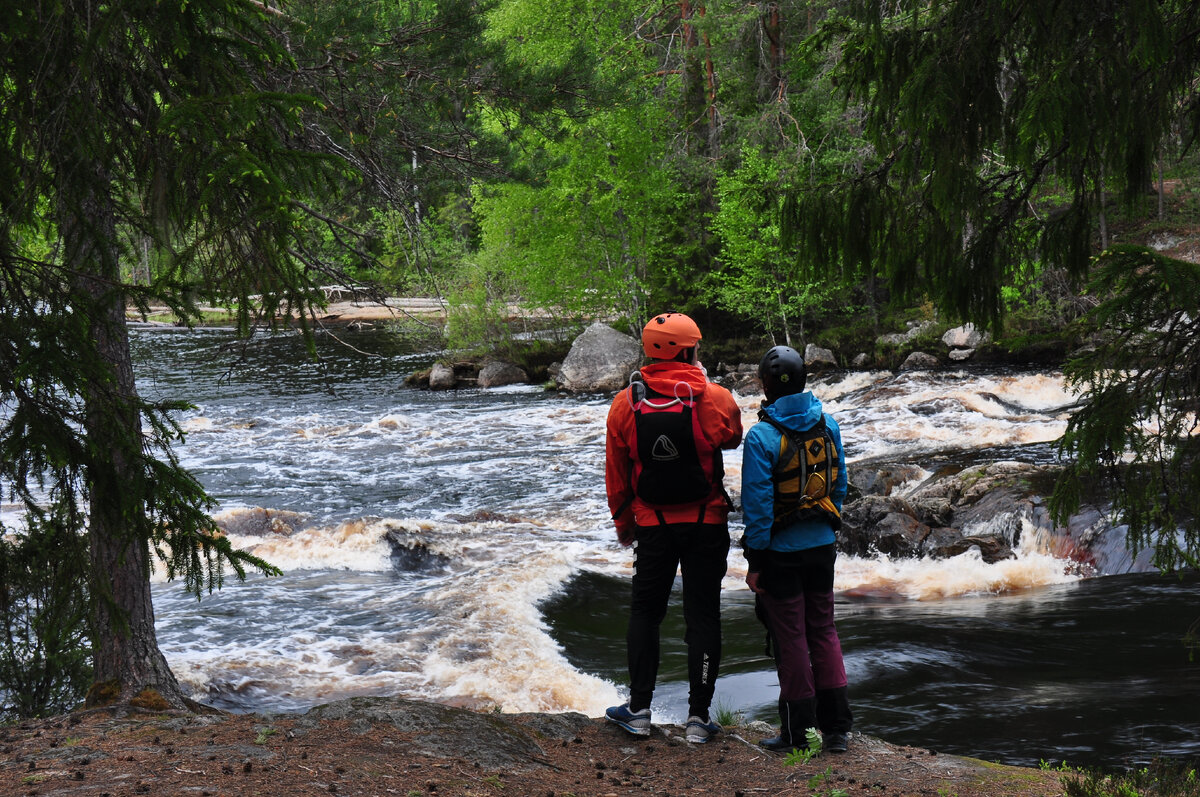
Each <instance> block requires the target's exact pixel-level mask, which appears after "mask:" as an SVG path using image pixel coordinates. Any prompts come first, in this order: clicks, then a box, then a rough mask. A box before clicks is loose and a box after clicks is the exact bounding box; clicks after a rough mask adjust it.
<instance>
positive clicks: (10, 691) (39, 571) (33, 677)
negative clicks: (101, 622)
mask: <svg viewBox="0 0 1200 797" xmlns="http://www.w3.org/2000/svg"><path fill="white" fill-rule="evenodd" d="M69 513H70V507H69V506H68V505H62V504H60V505H57V506H55V507H53V508H51V509H50V510H48V511H46V512H38V513H35V514H32V515H29V516H27V517H26V526H25V529H24V531H22V532H17V531H13V530H9V529H3V530H2V531H3V534H2V535H0V701H3V702H0V718H2V717H4V716H6V715H15V716H16V717H22V718H24V717H37V716H49V715H54V714H59V713H62V712H64V711H69V710H70V709H71V708H73V707H74V706H75V705H76V704H77V703H79V701H80V700H81V699H82V698H83V695H84V693H85V692H86V691H87V689H88V686H89V685H90V684H91V675H92V669H91V664H90V657H91V649H90V646H89V645H88V641H87V638H88V601H87V594H86V592H80V590H78V589H77V585H78V584H81V583H86V581H87V568H88V555H87V540H86V539H85V538H84V537H83V536H82V535H80V534H79V533H78V532H77V531H76V530H75V529H74V524H73V523H72V522H71V521H70V519H69V517H68V516H69Z"/></svg>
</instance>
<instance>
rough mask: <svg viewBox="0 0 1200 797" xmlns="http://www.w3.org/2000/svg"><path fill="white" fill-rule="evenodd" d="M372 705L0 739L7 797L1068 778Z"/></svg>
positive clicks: (853, 796) (850, 790) (952, 783)
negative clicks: (802, 757)
mask: <svg viewBox="0 0 1200 797" xmlns="http://www.w3.org/2000/svg"><path fill="white" fill-rule="evenodd" d="M356 700H366V699H362V698H360V699H356ZM380 701H383V703H384V704H386V705H383V704H381V703H380ZM350 703H354V701H350ZM366 705H368V704H365V703H364V704H357V703H354V705H351V706H350V707H349V708H348V710H343V711H339V712H331V713H327V714H318V715H314V713H313V712H310V714H308V715H291V714H289V715H275V716H262V715H228V714H204V715H194V714H188V715H177V716H170V715H166V714H147V713H127V712H126V713H123V714H121V713H120V712H118V713H114V712H110V711H93V712H86V713H76V714H71V715H66V716H63V717H56V718H52V719H47V720H35V721H27V722H23V723H21V724H19V725H10V726H6V727H2V728H0V794H3V795H95V796H96V797H102V796H104V795H108V796H109V797H123V796H124V795H139V794H152V795H196V796H197V797H208V796H209V795H213V796H215V795H229V796H230V797H232V796H233V795H293V794H339V795H391V794H400V795H406V796H407V797H417V795H431V796H432V795H442V796H448V795H462V796H463V797H467V796H471V797H485V796H487V797H499V796H500V795H540V796H541V797H567V795H574V796H575V797H584V796H585V795H587V796H588V797H606V796H607V795H613V796H614V797H615V796H617V795H635V794H636V795H640V794H660V795H683V794H687V795H709V794H711V795H728V796H729V797H739V796H740V797H746V796H747V795H805V796H806V797H818V796H819V797H857V796H858V795H872V796H875V795H878V797H884V795H887V796H888V797H900V796H901V795H922V796H924V795H929V796H930V797H1050V796H1051V795H1061V794H1062V793H1063V789H1062V783H1061V780H1060V775H1059V774H1058V773H1054V772H1047V771H1041V770H1036V769H1022V768H1017V767H1007V766H1000V765H995V764H988V763H985V762H982V761H976V760H972V759H965V758H959V757H956V756H948V755H943V754H938V753H935V752H933V751H930V750H922V749H918V748H912V747H898V746H895V745H891V744H888V743H886V742H884V741H881V740H879V739H875V738H872V737H869V736H865V735H862V734H858V733H856V734H853V735H852V737H851V743H850V750H849V752H847V753H844V754H841V755H834V754H822V755H819V756H817V757H816V758H814V759H812V760H811V761H809V762H807V763H801V764H795V765H787V764H785V762H784V759H783V757H782V756H781V755H778V754H771V753H766V752H764V751H763V750H761V749H760V748H758V747H757V745H756V744H755V743H756V742H757V741H758V739H759V738H761V737H762V736H763V735H764V734H763V733H762V732H761V731H764V730H765V728H762V727H756V728H754V729H751V728H732V729H728V730H727V731H726V733H724V734H722V735H720V736H718V737H716V738H715V739H714V740H713V741H710V742H709V743H708V744H704V745H693V744H689V743H688V742H686V741H685V740H684V739H683V738H682V729H681V728H678V727H674V726H659V727H657V728H656V729H655V732H654V733H653V734H652V735H651V736H650V737H649V738H646V739H637V738H634V737H631V736H629V735H627V734H625V733H624V732H623V731H621V730H620V729H618V728H616V727H615V726H612V725H609V724H606V723H605V722H604V721H603V720H601V719H589V718H586V717H583V716H582V715H544V714H526V715H497V714H474V713H473V712H468V711H465V710H462V709H451V708H448V707H437V708H433V709H430V708H429V707H428V706H425V707H424V708H422V709H421V712H425V713H424V714H422V713H421V712H418V713H417V714H413V713H412V712H411V711H410V709H412V708H413V707H415V706H417V705H418V704H416V703H413V702H410V701H399V700H396V701H390V702H389V701H387V700H386V699H375V702H374V703H371V704H369V707H370V708H371V710H370V711H363V710H362V708H363V707H364V706H366ZM430 711H432V712H441V713H440V714H436V715H433V714H429V712H430ZM451 712H452V713H451ZM119 714H120V715H119ZM431 716H436V719H433V720H431V719H430V717H431ZM481 741H482V742H484V743H483V744H480V742H481Z"/></svg>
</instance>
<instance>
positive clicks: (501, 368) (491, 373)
mask: <svg viewBox="0 0 1200 797" xmlns="http://www.w3.org/2000/svg"><path fill="white" fill-rule="evenodd" d="M528 381H529V374H527V373H525V369H524V368H522V367H521V366H519V365H517V364H515V363H510V362H503V361H500V360H492V361H491V362H488V363H485V364H484V366H483V367H482V368H480V369H479V377H478V379H477V381H476V384H477V385H479V387H502V386H504V385H519V384H524V383H526V382H528Z"/></svg>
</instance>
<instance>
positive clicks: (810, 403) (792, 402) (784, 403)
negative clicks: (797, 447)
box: [766, 391, 824, 432]
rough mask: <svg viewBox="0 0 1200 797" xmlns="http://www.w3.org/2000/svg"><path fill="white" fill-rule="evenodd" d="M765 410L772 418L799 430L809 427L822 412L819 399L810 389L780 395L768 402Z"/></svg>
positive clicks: (813, 424)
mask: <svg viewBox="0 0 1200 797" xmlns="http://www.w3.org/2000/svg"><path fill="white" fill-rule="evenodd" d="M766 410H767V414H768V415H770V416H771V417H772V418H774V419H775V420H777V421H779V422H780V423H781V424H783V425H784V426H786V427H788V428H789V429H795V430H796V431H799V432H802V431H804V430H805V429H811V428H812V427H813V426H815V425H816V423H817V421H819V420H821V416H822V415H823V414H824V410H823V409H822V407H821V400H820V399H818V398H817V397H816V396H814V395H813V394H812V393H811V392H810V391H805V392H803V393H793V394H792V395H790V396H780V397H779V398H777V399H775V400H774V401H772V402H771V403H770V404H768V405H767V407H766Z"/></svg>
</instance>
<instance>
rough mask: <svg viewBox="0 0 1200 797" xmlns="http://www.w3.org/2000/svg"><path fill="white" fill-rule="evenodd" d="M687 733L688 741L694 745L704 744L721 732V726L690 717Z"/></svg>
mask: <svg viewBox="0 0 1200 797" xmlns="http://www.w3.org/2000/svg"><path fill="white" fill-rule="evenodd" d="M685 732H686V734H687V740H688V741H689V742H691V743H692V744H704V743H705V742H707V741H708V740H709V739H710V738H712V737H713V736H715V735H716V734H718V733H720V732H721V726H720V725H718V724H717V723H715V722H712V721H709V722H705V721H704V720H702V719H700V718H699V717H688V721H687V728H686V729H685Z"/></svg>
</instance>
